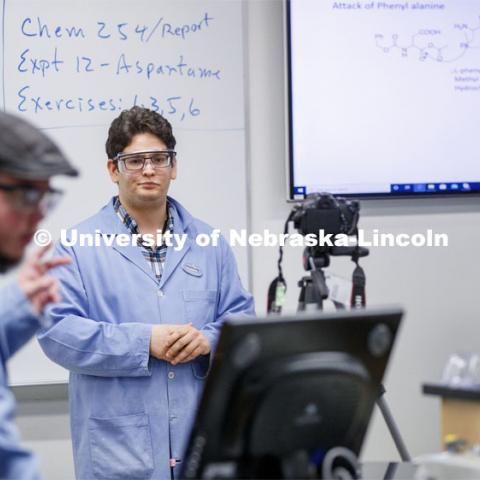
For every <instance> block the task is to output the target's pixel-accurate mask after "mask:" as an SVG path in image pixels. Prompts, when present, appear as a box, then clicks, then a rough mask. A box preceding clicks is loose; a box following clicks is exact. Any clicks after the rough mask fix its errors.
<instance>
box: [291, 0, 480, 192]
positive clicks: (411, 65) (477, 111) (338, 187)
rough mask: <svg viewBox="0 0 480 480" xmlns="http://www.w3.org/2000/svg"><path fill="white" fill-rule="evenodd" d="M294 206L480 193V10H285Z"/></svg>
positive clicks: (435, 6) (364, 2) (393, 5)
mask: <svg viewBox="0 0 480 480" xmlns="http://www.w3.org/2000/svg"><path fill="white" fill-rule="evenodd" d="M285 18H286V36H287V39H286V40H287V41H286V44H287V59H288V60H287V69H288V93H289V112H288V113H289V115H288V116H289V167H290V168H289V197H290V198H291V199H297V198H302V197H303V196H305V195H306V194H308V193H311V192H330V193H333V194H338V195H342V196H356V197H363V196H382V197H397V196H433V195H445V194H449V195H450V194H471V193H479V192H480V147H479V144H480V142H479V139H480V2H478V1H471V0H443V1H440V0H428V1H427V0H425V1H387V0H386V1H371V0H360V1H355V2H353V1H345V2H337V1H333V0H321V1H319V0H290V1H287V2H286V15H285Z"/></svg>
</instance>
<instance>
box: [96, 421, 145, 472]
mask: <svg viewBox="0 0 480 480" xmlns="http://www.w3.org/2000/svg"><path fill="white" fill-rule="evenodd" d="M89 433H90V453H91V457H92V467H93V473H94V475H95V478H98V479H101V480H106V479H113V478H115V479H130V480H133V479H147V478H150V477H151V475H152V473H153V470H154V463H153V452H152V439H151V434H150V422H149V419H148V415H146V414H144V413H140V414H136V415H124V416H121V417H113V418H90V419H89Z"/></svg>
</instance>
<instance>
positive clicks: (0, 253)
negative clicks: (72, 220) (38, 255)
mask: <svg viewBox="0 0 480 480" xmlns="http://www.w3.org/2000/svg"><path fill="white" fill-rule="evenodd" d="M1 185H22V186H26V187H30V188H34V189H38V190H42V191H47V190H48V188H49V184H48V180H41V181H29V180H20V179H18V178H15V177H12V176H10V175H6V174H0V186H1ZM21 198H22V196H21V194H20V193H19V192H18V191H8V190H5V189H2V188H0V263H3V264H4V265H5V268H6V267H8V266H12V265H14V264H16V263H18V262H19V261H20V260H21V258H22V256H23V252H24V250H25V247H26V246H27V245H28V244H29V243H30V241H31V240H32V237H33V235H34V233H35V231H36V230H37V226H38V224H39V222H40V221H41V220H42V219H43V213H42V212H41V210H40V208H39V206H29V207H27V206H25V205H24V204H23V203H22V201H21ZM5 268H3V270H4V269H5Z"/></svg>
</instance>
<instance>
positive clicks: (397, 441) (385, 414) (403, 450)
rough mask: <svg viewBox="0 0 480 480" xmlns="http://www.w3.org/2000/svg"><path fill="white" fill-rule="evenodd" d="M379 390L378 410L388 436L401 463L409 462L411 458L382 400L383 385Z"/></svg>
mask: <svg viewBox="0 0 480 480" xmlns="http://www.w3.org/2000/svg"><path fill="white" fill-rule="evenodd" d="M381 389H382V390H383V391H382V392H381V393H380V396H379V397H378V398H377V405H378V408H379V409H380V411H381V412H382V415H383V418H384V420H385V423H386V424H387V427H388V430H389V431H390V435H391V436H392V438H393V441H394V442H395V446H396V447H397V450H398V453H399V455H400V458H401V459H402V462H411V460H412V458H411V457H410V454H409V453H408V450H407V447H406V446H405V443H404V442H403V439H402V436H401V435H400V431H399V430H398V427H397V424H396V423H395V420H394V419H393V416H392V413H391V412H390V409H389V408H388V405H387V403H386V402H385V399H384V398H383V394H384V392H385V389H384V388H383V385H382V386H381Z"/></svg>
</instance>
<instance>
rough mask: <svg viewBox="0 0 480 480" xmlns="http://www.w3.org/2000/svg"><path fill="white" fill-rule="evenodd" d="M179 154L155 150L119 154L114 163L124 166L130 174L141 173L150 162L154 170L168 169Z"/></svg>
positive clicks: (171, 151)
mask: <svg viewBox="0 0 480 480" xmlns="http://www.w3.org/2000/svg"><path fill="white" fill-rule="evenodd" d="M176 154H177V152H175V151H173V150H153V151H146V152H135V153H119V154H118V155H117V156H116V157H115V158H114V161H115V162H117V164H120V165H123V167H124V168H125V170H127V171H129V172H139V171H141V170H143V169H144V168H145V163H146V162H147V160H150V165H151V166H152V168H153V169H154V170H159V169H161V168H166V167H169V166H170V165H172V163H173V161H174V160H175V155H176Z"/></svg>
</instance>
